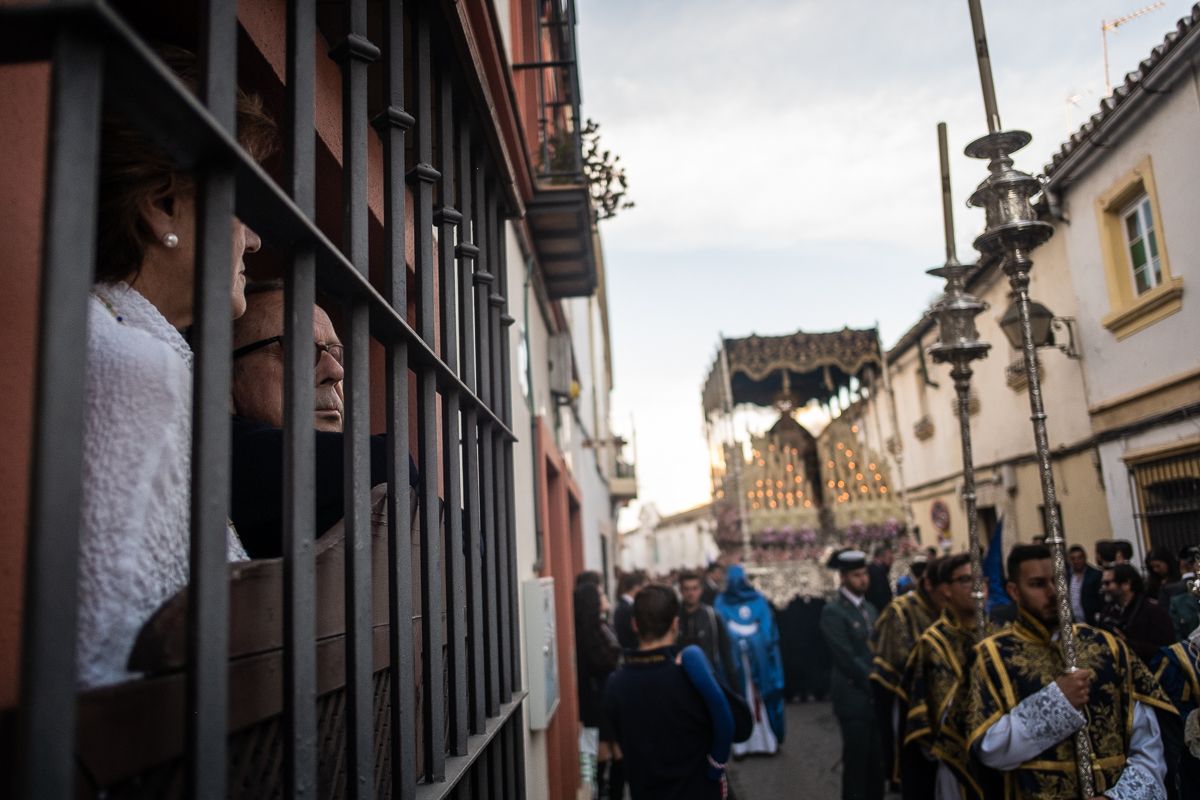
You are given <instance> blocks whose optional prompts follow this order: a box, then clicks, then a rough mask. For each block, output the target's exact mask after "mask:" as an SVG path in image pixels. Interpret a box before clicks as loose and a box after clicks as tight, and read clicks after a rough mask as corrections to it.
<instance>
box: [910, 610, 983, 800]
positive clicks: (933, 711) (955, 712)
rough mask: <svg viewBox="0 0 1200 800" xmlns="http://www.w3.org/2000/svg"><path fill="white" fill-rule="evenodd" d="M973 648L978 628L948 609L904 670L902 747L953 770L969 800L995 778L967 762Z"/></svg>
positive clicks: (926, 632) (916, 649)
mask: <svg viewBox="0 0 1200 800" xmlns="http://www.w3.org/2000/svg"><path fill="white" fill-rule="evenodd" d="M989 627H990V626H989ZM990 632H994V631H993V630H989V633H990ZM974 648H975V629H974V627H971V626H964V625H962V624H960V622H959V621H958V620H957V619H956V618H955V617H954V616H953V614H952V613H951V612H950V611H944V612H942V615H941V616H940V617H938V618H937V620H935V621H934V623H933V624H932V625H930V626H929V627H928V628H926V629H925V631H924V633H922V634H921V637H920V639H918V640H917V645H916V647H915V648H913V651H912V654H911V655H910V656H909V659H908V662H907V664H905V668H904V692H905V695H906V698H907V703H906V705H905V715H904V719H903V739H902V741H903V744H904V746H905V747H907V746H909V745H913V744H916V745H920V746H922V747H924V748H925V749H927V750H928V751H929V752H930V753H931V754H932V755H933V756H934V757H935V758H936V759H938V760H939V761H941V762H942V763H943V764H945V765H946V766H947V767H949V768H950V770H951V772H953V773H954V776H955V777H956V778H957V779H958V783H959V786H961V787H962V790H963V794H964V796H965V797H967V798H968V799H969V800H975V799H976V798H983V797H985V796H986V789H987V788H989V787H991V784H992V782H993V781H995V779H996V777H997V773H995V772H994V771H993V770H986V771H983V770H981V769H980V765H974V766H972V765H971V764H970V762H969V759H968V758H967V748H966V739H967V731H966V730H965V728H966V724H967V722H966V719H967V714H966V706H967V699H968V698H967V694H968V689H969V688H970V670H971V665H972V663H973V662H974Z"/></svg>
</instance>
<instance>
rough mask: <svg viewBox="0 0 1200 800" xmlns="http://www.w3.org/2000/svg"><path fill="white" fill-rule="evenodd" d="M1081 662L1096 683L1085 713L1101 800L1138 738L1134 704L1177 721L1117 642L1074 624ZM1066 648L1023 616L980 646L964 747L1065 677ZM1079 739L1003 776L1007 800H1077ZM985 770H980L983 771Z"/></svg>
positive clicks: (1147, 674) (1143, 667) (1065, 742)
mask: <svg viewBox="0 0 1200 800" xmlns="http://www.w3.org/2000/svg"><path fill="white" fill-rule="evenodd" d="M1074 630H1075V647H1076V660H1077V663H1078V666H1079V667H1080V668H1086V669H1090V670H1092V672H1093V675H1094V677H1093V679H1092V683H1091V687H1090V701H1089V702H1088V704H1087V706H1086V707H1085V713H1086V715H1087V718H1088V728H1087V730H1088V736H1089V738H1090V740H1091V745H1092V759H1093V765H1092V767H1093V773H1094V775H1095V784H1096V785H1095V789H1096V794H1097V795H1101V794H1103V793H1104V791H1105V790H1106V789H1110V788H1112V787H1113V786H1115V785H1116V783H1117V781H1118V780H1119V779H1120V777H1121V772H1122V770H1123V769H1124V766H1125V760H1126V755H1127V753H1128V752H1129V745H1130V739H1131V735H1132V731H1133V713H1134V705H1135V704H1136V703H1142V704H1144V705H1146V706H1147V707H1149V708H1151V709H1153V710H1154V711H1156V712H1160V717H1161V715H1162V714H1166V715H1171V716H1174V715H1175V714H1176V711H1175V707H1174V706H1173V705H1172V704H1171V701H1170V700H1168V699H1167V696H1166V695H1165V694H1164V693H1163V690H1162V688H1161V687H1159V685H1158V683H1157V682H1156V681H1155V680H1154V676H1153V675H1151V674H1150V670H1149V669H1148V668H1147V667H1146V665H1145V664H1143V663H1142V662H1141V660H1140V659H1138V658H1137V656H1135V655H1133V654H1132V652H1131V651H1130V650H1129V648H1128V647H1126V646H1125V643H1124V642H1122V641H1120V640H1119V639H1118V638H1117V637H1115V636H1113V635H1112V634H1110V633H1108V632H1107V631H1102V630H1100V629H1098V628H1093V627H1091V626H1090V625H1075V626H1074ZM1064 671H1065V670H1064V662H1063V655H1062V648H1061V646H1060V645H1059V643H1058V642H1057V641H1054V640H1052V639H1051V633H1050V631H1049V630H1048V629H1047V628H1046V626H1045V625H1043V624H1042V623H1041V622H1039V621H1038V620H1036V619H1034V618H1033V617H1032V616H1030V615H1029V614H1028V613H1027V612H1025V611H1024V610H1021V611H1020V613H1019V614H1018V617H1017V619H1016V620H1015V621H1014V622H1013V624H1012V625H1011V626H1010V627H1009V628H1008V629H1006V630H1004V631H1001V632H1000V633H998V634H995V635H993V636H990V637H988V638H987V639H984V640H983V641H982V642H980V643H979V645H978V648H977V651H976V657H975V663H974V665H973V667H972V669H971V689H970V693H969V700H968V703H967V726H966V729H967V730H969V731H970V733H969V734H968V736H967V741H966V747H967V750H968V752H969V753H970V754H971V756H972V759H973V760H974V761H975V762H976V763H978V759H977V754H976V753H975V752H974V747H975V745H976V744H977V743H979V742H980V740H981V739H982V738H983V735H984V734H985V733H986V732H987V731H988V729H989V728H991V727H992V726H993V725H995V724H996V723H997V722H999V721H1000V718H1001V717H1003V716H1004V715H1005V714H1007V713H1009V712H1010V711H1012V710H1013V708H1015V707H1016V706H1017V704H1018V703H1020V702H1021V701H1022V700H1024V699H1025V698H1026V697H1029V696H1030V695H1033V694H1034V693H1036V692H1038V691H1039V690H1041V689H1042V688H1043V687H1045V686H1046V685H1048V684H1049V683H1050V682H1052V681H1054V680H1055V679H1057V678H1058V677H1059V676H1061V675H1062V674H1063V673H1064ZM1074 741H1075V737H1074V736H1067V737H1066V738H1064V739H1063V740H1062V741H1060V742H1059V743H1058V744H1056V745H1054V746H1052V747H1049V748H1047V749H1046V750H1045V751H1044V752H1042V753H1041V754H1040V755H1039V756H1038V757H1037V758H1036V759H1034V760H1032V761H1027V762H1025V763H1024V764H1022V765H1021V766H1019V767H1017V768H1016V769H1014V770H1012V771H1010V772H1004V773H1001V775H1002V781H1003V795H1002V796H1003V797H1005V798H1046V797H1079V777H1078V772H1077V767H1076V761H1075V747H1074ZM980 766H981V767H982V765H980Z"/></svg>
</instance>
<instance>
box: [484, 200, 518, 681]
mask: <svg viewBox="0 0 1200 800" xmlns="http://www.w3.org/2000/svg"><path fill="white" fill-rule="evenodd" d="M497 195H498V191H496V190H493V191H491V192H489V193H488V205H487V211H488V218H487V219H488V224H489V225H490V233H491V235H490V236H489V237H488V256H489V259H488V261H489V263H490V264H491V269H492V272H493V274H494V276H495V278H496V280H495V281H494V282H493V283H492V291H491V294H489V295H488V328H489V330H490V331H491V359H490V361H491V368H492V369H491V381H492V390H491V397H492V401H491V405H492V410H493V411H494V412H496V414H497V416H499V417H501V419H503V415H504V392H503V386H502V384H503V381H502V379H501V373H502V372H503V371H504V363H503V361H501V358H500V353H501V345H500V340H501V331H502V330H503V329H502V328H501V325H500V310H501V309H502V308H503V307H504V295H503V291H504V286H503V284H501V283H500V253H501V251H502V250H503V249H504V220H503V217H502V216H501V213H500V209H499V203H498V201H497ZM491 446H492V451H493V456H492V468H493V469H494V470H495V473H496V477H495V492H496V494H495V498H496V501H495V502H496V506H495V508H496V512H495V513H496V516H495V525H494V526H493V530H494V531H495V535H494V537H493V541H494V542H495V551H496V605H497V607H498V611H499V613H498V615H497V616H498V625H499V627H498V628H497V632H498V633H499V637H500V653H499V657H500V669H499V674H498V676H497V679H498V681H499V690H500V694H499V700H500V702H501V703H507V702H508V700H509V698H510V697H512V688H511V687H512V682H511V677H510V667H511V666H512V650H511V646H512V640H511V638H510V637H509V600H510V597H511V595H510V594H509V586H508V578H509V575H508V546H509V542H508V510H507V506H508V503H507V492H508V488H507V487H508V484H507V483H506V480H505V478H506V476H505V472H504V434H503V432H502V431H501V429H499V428H497V427H495V426H493V427H492V438H491Z"/></svg>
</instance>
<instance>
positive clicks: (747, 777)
mask: <svg viewBox="0 0 1200 800" xmlns="http://www.w3.org/2000/svg"><path fill="white" fill-rule="evenodd" d="M841 752H842V738H841V735H840V734H839V733H838V727H837V720H835V719H834V717H833V707H832V706H831V705H830V704H829V703H799V704H792V705H788V707H787V740H786V741H785V742H784V744H783V746H782V747H781V748H780V750H779V754H778V755H776V756H774V757H771V758H767V757H763V756H750V757H749V758H746V759H745V760H743V761H739V762H737V763H736V764H734V765H733V766H732V768H731V769H730V776H731V778H732V781H731V783H732V784H733V790H734V794H735V795H736V797H737V800H773V799H774V798H780V799H781V800H783V799H785V798H801V797H803V798H810V800H836V798H838V797H839V796H840V794H841V785H842V766H841Z"/></svg>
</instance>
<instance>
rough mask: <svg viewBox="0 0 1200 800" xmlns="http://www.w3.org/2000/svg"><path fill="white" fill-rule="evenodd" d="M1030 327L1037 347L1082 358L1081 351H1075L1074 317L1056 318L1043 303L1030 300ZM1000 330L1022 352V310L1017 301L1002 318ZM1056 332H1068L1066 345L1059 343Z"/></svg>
mask: <svg viewBox="0 0 1200 800" xmlns="http://www.w3.org/2000/svg"><path fill="white" fill-rule="evenodd" d="M1029 326H1030V328H1031V329H1032V331H1033V344H1034V346H1035V347H1038V348H1042V347H1057V348H1058V349H1059V350H1061V351H1063V352H1064V353H1066V355H1067V358H1079V357H1080V354H1079V351H1078V350H1076V349H1075V318H1074V317H1056V316H1055V315H1054V312H1053V311H1051V310H1050V309H1048V308H1046V307H1045V306H1044V305H1042V304H1041V303H1039V302H1037V301H1034V300H1030V301H1029ZM1000 330H1002V331H1003V332H1004V338H1006V339H1008V342H1009V344H1011V345H1012V346H1013V348H1014V349H1016V350H1020V349H1022V348H1023V347H1024V343H1023V342H1022V339H1021V309H1020V307H1018V305H1017V303H1016V302H1015V301H1014V302H1013V303H1011V304H1010V305H1009V307H1008V309H1007V310H1006V311H1005V312H1004V316H1002V317H1000ZM1056 331H1066V334H1067V341H1066V342H1065V343H1061V344H1060V343H1059V341H1058V337H1057V336H1055V332H1056Z"/></svg>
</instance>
